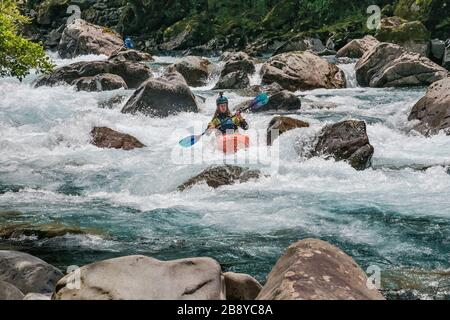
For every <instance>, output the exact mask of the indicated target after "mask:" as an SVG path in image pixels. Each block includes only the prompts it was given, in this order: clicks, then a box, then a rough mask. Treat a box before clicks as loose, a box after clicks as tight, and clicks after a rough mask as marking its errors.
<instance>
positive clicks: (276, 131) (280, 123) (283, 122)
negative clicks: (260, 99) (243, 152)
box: [267, 116, 309, 146]
mask: <svg viewBox="0 0 450 320" xmlns="http://www.w3.org/2000/svg"><path fill="white" fill-rule="evenodd" d="M308 127H309V123H307V122H305V121H301V120H298V119H293V118H289V117H283V116H276V117H273V118H272V120H270V122H269V126H268V127H267V145H268V146H271V145H272V143H273V142H274V141H275V140H276V139H277V138H278V137H279V136H280V135H282V134H283V133H285V132H287V131H289V130H293V129H298V128H308Z"/></svg>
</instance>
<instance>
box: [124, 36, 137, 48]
mask: <svg viewBox="0 0 450 320" xmlns="http://www.w3.org/2000/svg"><path fill="white" fill-rule="evenodd" d="M123 45H124V47H125V48H127V49H133V48H134V43H133V40H131V38H130V37H129V36H125V39H124V40H123Z"/></svg>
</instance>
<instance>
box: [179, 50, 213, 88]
mask: <svg viewBox="0 0 450 320" xmlns="http://www.w3.org/2000/svg"><path fill="white" fill-rule="evenodd" d="M173 67H174V68H175V70H177V71H178V72H179V73H181V75H182V76H183V77H184V79H185V80H186V82H187V84H188V85H189V86H192V87H201V86H204V85H206V84H207V83H208V79H209V77H210V75H211V74H212V72H213V70H214V64H213V63H211V62H210V61H209V60H208V59H205V58H202V57H197V56H187V57H183V58H181V60H180V61H178V62H176V63H175V64H173Z"/></svg>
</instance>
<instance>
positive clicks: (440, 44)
mask: <svg viewBox="0 0 450 320" xmlns="http://www.w3.org/2000/svg"><path fill="white" fill-rule="evenodd" d="M430 53H431V54H430V59H431V60H433V62H436V63H437V64H442V62H443V60H444V54H445V41H442V40H439V39H433V40H431V42H430Z"/></svg>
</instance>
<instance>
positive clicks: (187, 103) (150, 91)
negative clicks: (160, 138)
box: [122, 69, 198, 117]
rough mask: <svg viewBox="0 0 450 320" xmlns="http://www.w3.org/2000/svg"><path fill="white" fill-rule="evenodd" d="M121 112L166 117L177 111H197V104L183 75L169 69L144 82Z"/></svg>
mask: <svg viewBox="0 0 450 320" xmlns="http://www.w3.org/2000/svg"><path fill="white" fill-rule="evenodd" d="M122 112H123V113H131V114H136V113H142V114H144V115H147V116H155V117H167V116H169V115H171V114H175V113H178V112H198V106H197V102H196V100H195V97H194V94H193V93H192V91H191V89H190V88H189V86H188V84H187V83H186V81H185V80H184V78H183V76H182V75H181V74H180V73H178V72H177V71H175V70H173V69H169V70H168V72H167V73H166V74H164V75H163V76H162V77H160V78H156V79H150V80H147V81H146V82H144V83H143V84H142V85H141V86H140V87H139V88H138V89H137V90H136V91H135V92H134V94H133V95H132V96H131V98H130V99H129V100H128V101H127V103H126V104H125V106H124V107H123V109H122Z"/></svg>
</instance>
